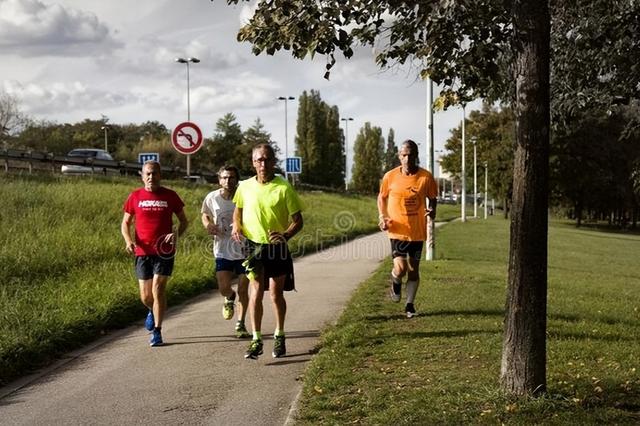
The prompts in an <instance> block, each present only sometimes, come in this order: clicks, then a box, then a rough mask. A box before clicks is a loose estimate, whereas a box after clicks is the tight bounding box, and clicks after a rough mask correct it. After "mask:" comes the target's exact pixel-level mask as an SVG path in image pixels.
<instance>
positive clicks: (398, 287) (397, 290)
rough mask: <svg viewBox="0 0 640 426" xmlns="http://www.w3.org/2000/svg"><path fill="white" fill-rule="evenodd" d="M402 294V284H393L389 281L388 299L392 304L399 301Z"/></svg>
mask: <svg viewBox="0 0 640 426" xmlns="http://www.w3.org/2000/svg"><path fill="white" fill-rule="evenodd" d="M401 293H402V283H394V282H393V281H391V288H390V289H389V297H390V298H391V300H392V301H394V302H396V303H397V302H399V301H400V295H401Z"/></svg>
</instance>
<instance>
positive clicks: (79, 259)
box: [0, 176, 377, 385]
mask: <svg viewBox="0 0 640 426" xmlns="http://www.w3.org/2000/svg"><path fill="white" fill-rule="evenodd" d="M165 184H166V186H168V187H170V188H173V189H175V190H176V191H177V192H178V194H180V196H181V197H182V199H183V201H184V202H185V205H186V207H185V208H186V214H187V217H188V219H189V222H190V228H189V230H188V231H187V234H186V235H185V236H184V237H183V238H182V239H181V241H180V242H179V253H178V256H177V258H176V264H175V269H174V273H173V278H172V279H171V280H170V282H169V286H168V300H169V304H171V305H175V304H177V303H180V302H182V301H184V300H185V299H187V298H189V297H191V296H193V295H196V294H198V293H201V292H202V291H204V290H205V289H207V288H211V287H213V285H214V278H213V257H212V255H211V250H212V240H211V239H210V238H209V237H208V236H207V235H206V234H205V232H204V230H203V227H202V225H201V223H200V206H201V203H202V200H203V199H204V197H205V195H206V194H207V193H208V192H209V191H210V190H212V189H213V188H211V187H205V186H193V185H188V184H184V183H182V182H165ZM137 186H139V183H135V182H133V181H131V180H130V179H129V180H126V179H122V178H100V177H94V178H88V177H71V178H69V177H42V176H34V177H20V176H0V187H1V188H2V199H3V208H2V209H1V210H0V223H1V224H2V227H1V229H0V385H2V384H6V383H7V382H8V381H9V380H11V379H12V378H15V377H17V376H19V375H21V374H24V373H25V372H27V371H29V370H31V369H33V368H35V367H38V366H41V365H43V364H46V363H48V362H50V361H51V360H52V359H54V358H55V357H57V356H59V355H60V354H61V353H63V352H66V351H68V350H70V349H73V348H76V347H78V346H80V345H82V344H83V343H86V342H88V341H90V340H92V339H94V338H95V337H96V336H98V335H100V334H103V333H105V332H107V331H108V330H109V329H112V328H117V327H123V326H125V325H128V324H130V323H131V322H132V321H135V320H142V319H143V318H144V314H145V308H144V307H143V306H142V304H141V303H140V302H139V300H138V285H137V280H136V278H135V275H134V271H133V258H132V257H129V256H128V255H127V254H126V253H125V252H124V243H123V241H122V237H121V236H120V222H121V220H122V205H123V203H124V200H125V199H126V197H127V195H128V194H129V192H130V191H132V190H133V189H134V188H135V187H137ZM301 196H302V198H303V201H304V202H305V203H306V210H305V212H304V213H303V215H304V221H305V226H304V229H303V231H302V232H301V233H300V234H299V235H297V236H296V237H295V238H294V239H292V241H291V247H292V251H293V252H294V253H295V254H296V255H303V254H305V253H308V252H313V251H316V250H318V249H320V248H323V247H327V246H329V245H332V244H337V243H339V242H341V241H343V240H345V239H349V238H352V237H354V236H356V235H361V234H366V233H370V232H372V231H374V230H376V229H377V214H376V211H377V210H376V208H375V199H374V197H362V196H340V195H336V194H331V195H327V194H323V193H319V192H308V193H302V194H301Z"/></svg>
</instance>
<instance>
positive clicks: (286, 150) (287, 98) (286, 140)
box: [278, 96, 295, 180]
mask: <svg viewBox="0 0 640 426" xmlns="http://www.w3.org/2000/svg"><path fill="white" fill-rule="evenodd" d="M294 99H295V98H294V97H293V96H279V97H278V100H279V101H284V177H285V179H287V180H288V179H289V174H288V172H287V161H289V160H288V159H289V137H288V129H289V125H288V124H287V116H288V113H287V102H288V101H292V100H294Z"/></svg>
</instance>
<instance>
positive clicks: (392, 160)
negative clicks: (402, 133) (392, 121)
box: [383, 128, 400, 170]
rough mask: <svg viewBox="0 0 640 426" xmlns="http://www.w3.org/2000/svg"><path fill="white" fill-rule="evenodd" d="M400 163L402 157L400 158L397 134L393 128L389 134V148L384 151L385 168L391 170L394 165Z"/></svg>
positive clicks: (396, 165)
mask: <svg viewBox="0 0 640 426" xmlns="http://www.w3.org/2000/svg"><path fill="white" fill-rule="evenodd" d="M399 165H400V159H399V158H398V147H397V146H396V136H395V132H394V131H393V128H391V129H389V135H388V136H387V149H386V151H385V152H384V166H383V170H391V169H393V168H394V167H398V166H399Z"/></svg>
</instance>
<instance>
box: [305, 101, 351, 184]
mask: <svg viewBox="0 0 640 426" xmlns="http://www.w3.org/2000/svg"><path fill="white" fill-rule="evenodd" d="M298 102H299V104H298V120H297V126H296V137H295V144H296V154H297V155H299V156H300V157H301V158H302V173H301V176H300V178H301V180H302V181H303V182H305V183H310V184H314V185H322V186H332V187H339V186H341V185H343V182H341V179H340V176H341V174H342V172H341V169H342V166H341V165H338V164H336V163H337V162H336V158H340V157H341V156H342V155H343V148H342V144H343V137H342V132H341V131H340V116H339V113H338V108H337V107H335V106H333V107H331V106H329V105H327V104H326V103H325V102H324V101H323V100H322V98H321V97H320V92H318V91H316V90H311V91H310V92H309V93H307V92H306V91H304V92H303V93H302V95H301V96H300V97H299V98H298Z"/></svg>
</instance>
